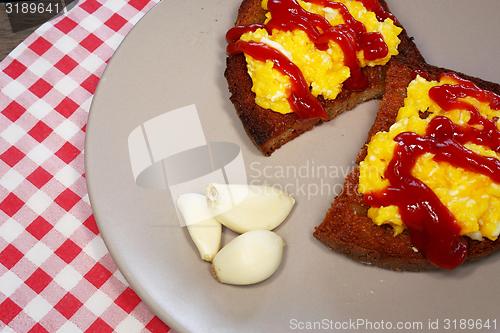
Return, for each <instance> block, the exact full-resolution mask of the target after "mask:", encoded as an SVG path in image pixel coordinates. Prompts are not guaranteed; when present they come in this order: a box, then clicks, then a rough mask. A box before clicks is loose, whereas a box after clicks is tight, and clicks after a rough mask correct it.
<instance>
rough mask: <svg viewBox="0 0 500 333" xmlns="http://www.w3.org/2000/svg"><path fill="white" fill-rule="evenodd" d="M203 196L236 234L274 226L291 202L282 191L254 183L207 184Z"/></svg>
mask: <svg viewBox="0 0 500 333" xmlns="http://www.w3.org/2000/svg"><path fill="white" fill-rule="evenodd" d="M207 198H208V206H209V209H210V210H211V211H212V212H213V214H214V215H215V217H216V219H217V221H219V222H220V223H222V224H223V225H224V226H225V227H227V228H229V229H231V230H233V231H234V232H237V233H240V234H241V233H245V232H248V231H252V230H273V229H275V228H276V227H277V226H279V225H280V224H281V223H282V222H283V221H284V220H285V219H286V218H287V216H288V215H289V214H290V211H291V210H292V208H293V206H294V204H295V199H294V198H293V197H291V196H290V195H289V194H287V193H286V192H284V191H281V190H279V189H277V188H275V187H271V186H257V185H226V184H210V185H209V186H208V188H207Z"/></svg>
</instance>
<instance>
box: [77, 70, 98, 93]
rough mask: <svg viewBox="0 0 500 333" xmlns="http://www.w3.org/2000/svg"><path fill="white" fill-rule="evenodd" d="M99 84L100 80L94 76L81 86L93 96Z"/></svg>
mask: <svg viewBox="0 0 500 333" xmlns="http://www.w3.org/2000/svg"><path fill="white" fill-rule="evenodd" d="M98 83H99V78H98V77H97V76H95V75H94V74H92V75H90V76H89V77H88V78H86V79H85V81H83V82H82V84H81V86H82V87H83V88H85V90H87V91H88V92H89V93H91V94H93V93H95V90H96V88H97V84H98Z"/></svg>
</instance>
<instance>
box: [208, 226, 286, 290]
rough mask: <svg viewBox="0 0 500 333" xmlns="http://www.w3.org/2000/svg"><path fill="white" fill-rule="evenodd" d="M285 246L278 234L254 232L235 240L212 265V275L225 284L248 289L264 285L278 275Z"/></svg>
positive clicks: (265, 231) (218, 255)
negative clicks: (252, 286) (246, 286)
mask: <svg viewBox="0 0 500 333" xmlns="http://www.w3.org/2000/svg"><path fill="white" fill-rule="evenodd" d="M284 247H285V242H284V241H283V239H282V238H281V237H280V236H278V235H277V234H276V233H274V232H272V231H268V230H254V231H249V232H246V233H244V234H242V235H239V236H238V237H236V238H234V239H233V240H232V241H231V242H229V243H228V244H227V245H226V246H224V247H223V248H222V249H221V250H220V251H219V253H217V255H216V256H215V258H214V260H213V262H212V272H213V274H214V276H215V278H216V279H217V280H218V281H219V282H222V283H226V284H233V285H249V284H255V283H259V282H262V281H264V280H266V279H267V278H269V277H270V276H271V275H273V274H274V272H276V270H277V269H278V267H279V266H280V263H281V260H282V258H283V249H284Z"/></svg>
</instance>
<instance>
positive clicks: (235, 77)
mask: <svg viewBox="0 0 500 333" xmlns="http://www.w3.org/2000/svg"><path fill="white" fill-rule="evenodd" d="M381 3H382V5H383V6H384V7H385V8H386V9H387V10H388V7H387V4H386V3H385V1H383V0H381ZM264 20H265V10H264V9H262V8H261V0H243V2H242V4H241V6H240V9H239V11H238V18H237V20H236V25H247V24H252V23H263V22H264ZM400 39H401V44H400V46H399V53H400V54H399V55H398V56H397V57H393V58H399V59H405V61H408V62H416V63H420V62H423V61H424V60H423V57H422V55H421V54H420V52H419V51H418V49H417V47H416V46H415V44H414V43H413V41H412V40H411V38H410V37H408V35H407V33H406V31H403V32H402V33H401V34H400ZM391 61H393V60H391ZM226 63H227V67H226V71H225V77H226V79H227V82H228V86H229V91H230V93H231V101H232V102H233V104H234V106H235V108H236V111H237V113H238V115H239V117H240V119H241V122H242V123H243V126H244V128H245V130H246V132H247V134H248V135H249V136H250V138H251V139H252V141H253V142H254V143H255V144H256V145H257V147H258V148H259V149H260V150H261V151H262V152H263V153H264V154H265V155H271V154H272V153H273V152H274V151H275V150H276V149H278V148H279V147H281V146H282V145H283V144H285V143H287V142H288V141H290V140H292V139H294V138H295V137H297V136H299V135H300V134H302V133H304V132H306V131H308V130H310V129H312V128H313V127H314V126H315V125H317V124H319V123H321V121H320V120H318V119H312V120H305V121H304V120H298V119H297V117H296V116H295V114H294V113H290V114H286V115H283V114H280V113H277V112H273V111H270V110H267V109H264V108H262V107H260V106H258V105H257V104H255V94H254V93H253V92H252V80H251V78H250V76H249V75H248V73H247V67H246V61H245V57H244V56H243V55H241V54H240V55H234V56H229V57H228V58H227V62H226ZM387 66H388V65H386V66H376V67H365V68H363V73H364V74H365V75H366V77H367V78H368V88H367V89H365V90H363V91H351V90H348V89H346V88H344V89H343V90H342V92H341V93H340V94H339V95H338V96H337V98H336V99H335V100H324V99H322V98H320V101H321V104H322V105H323V107H324V108H325V110H326V111H327V113H328V115H329V118H330V119H333V118H335V117H336V116H338V115H339V114H341V113H342V112H345V111H347V110H350V109H352V108H354V107H355V106H356V105H358V104H360V103H362V102H365V101H368V100H371V99H375V98H380V97H381V96H382V94H383V92H384V82H385V72H386V69H387Z"/></svg>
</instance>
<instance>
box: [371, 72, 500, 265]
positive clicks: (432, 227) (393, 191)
mask: <svg viewBox="0 0 500 333" xmlns="http://www.w3.org/2000/svg"><path fill="white" fill-rule="evenodd" d="M448 76H449V75H448ZM453 78H454V79H455V80H456V81H457V82H458V84H456V85H449V84H445V85H442V86H436V87H433V88H431V89H430V90H429V96H430V97H431V99H432V100H434V101H435V102H436V103H437V104H438V105H439V106H440V107H441V108H442V109H443V110H445V111H449V110H453V109H462V110H467V111H469V113H470V114H471V117H470V120H469V121H468V124H467V125H468V126H459V125H457V124H455V123H453V122H452V121H451V120H450V119H448V118H446V117H443V116H438V117H435V118H434V119H432V120H431V122H430V123H429V125H428V127H427V130H426V134H425V136H420V135H418V134H416V133H413V132H404V133H401V134H399V135H398V136H396V137H395V138H394V140H395V141H396V142H397V146H396V148H395V151H394V156H393V158H392V160H391V162H390V163H389V165H388V167H387V170H386V172H385V177H386V179H387V180H389V182H390V186H389V187H388V188H387V189H385V190H383V191H379V192H375V193H369V194H366V195H365V196H364V199H365V202H366V203H367V204H368V205H370V206H373V207H381V206H389V205H396V206H397V207H398V208H399V212H400V215H401V218H402V220H403V222H404V224H405V225H406V227H407V228H408V230H409V231H410V236H411V239H412V242H413V244H414V245H415V246H416V247H417V248H418V249H419V250H420V251H421V252H422V253H423V254H424V256H426V257H427V259H428V260H429V261H430V262H431V263H433V264H434V265H436V266H439V267H441V268H445V269H453V268H455V267H457V266H458V265H460V264H461V263H462V262H463V261H464V260H465V258H466V256H467V247H468V245H467V242H466V241H465V240H464V239H463V238H462V237H461V236H460V226H459V224H458V223H457V221H456V220H455V217H454V216H453V214H452V213H451V212H450V211H449V210H448V208H447V207H446V206H445V205H444V204H443V203H442V202H441V201H440V200H439V198H438V197H437V195H436V194H435V193H434V192H433V191H432V190H431V189H430V188H429V187H427V186H426V185H425V184H424V183H423V182H421V181H420V180H418V179H416V178H415V177H413V176H412V174H411V172H412V169H413V167H414V166H415V163H416V162H417V159H418V158H419V157H420V156H421V155H423V154H425V153H432V154H434V157H433V158H434V160H436V161H442V162H447V163H449V164H451V165H453V166H456V167H461V168H463V169H465V170H469V171H472V172H475V173H479V174H482V175H485V176H487V177H489V178H491V179H492V180H493V181H494V182H496V183H499V182H500V161H499V160H498V159H496V158H491V157H485V156H481V155H479V154H476V153H474V152H472V151H471V150H469V149H467V148H466V147H465V146H464V144H465V143H468V142H474V143H477V144H481V145H484V146H488V147H489V148H491V149H493V150H495V151H497V152H498V149H499V143H500V141H499V131H498V129H497V127H496V124H495V122H494V121H491V120H489V119H487V118H485V117H483V116H482V115H481V114H480V113H479V111H478V110H477V109H476V108H475V107H474V106H473V105H471V104H469V103H467V102H465V101H463V100H460V99H462V98H465V97H474V98H476V99H478V100H479V101H481V102H486V103H488V104H489V105H490V107H491V108H492V109H494V110H498V109H499V106H500V103H499V101H500V97H499V96H498V95H495V94H493V93H492V92H489V91H484V90H482V89H480V88H478V87H477V86H476V85H474V84H473V83H472V82H470V81H467V80H464V79H461V78H459V77H457V76H453ZM478 125H479V126H478ZM478 127H479V128H478Z"/></svg>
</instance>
